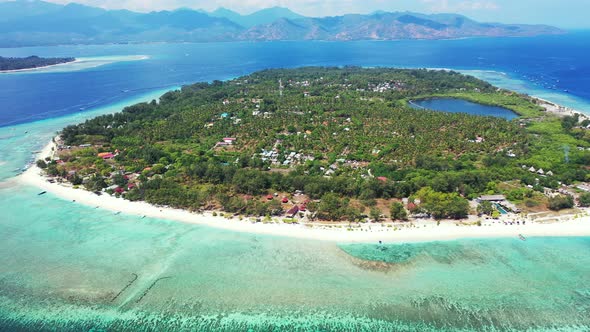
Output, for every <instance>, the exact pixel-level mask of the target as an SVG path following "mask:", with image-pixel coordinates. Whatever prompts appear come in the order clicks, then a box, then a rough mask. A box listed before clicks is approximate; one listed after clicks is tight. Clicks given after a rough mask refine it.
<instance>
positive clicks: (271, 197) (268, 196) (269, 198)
mask: <svg viewBox="0 0 590 332" xmlns="http://www.w3.org/2000/svg"><path fill="white" fill-rule="evenodd" d="M273 198H274V197H273V196H272V195H267V196H266V199H267V200H269V201H272V199H273Z"/></svg>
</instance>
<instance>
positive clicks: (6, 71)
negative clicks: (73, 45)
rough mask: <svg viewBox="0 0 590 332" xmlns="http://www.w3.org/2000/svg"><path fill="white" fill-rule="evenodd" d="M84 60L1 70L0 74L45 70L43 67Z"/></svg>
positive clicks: (76, 61) (70, 63)
mask: <svg viewBox="0 0 590 332" xmlns="http://www.w3.org/2000/svg"><path fill="white" fill-rule="evenodd" d="M83 61H84V60H80V59H75V60H74V61H68V62H62V63H56V64H54V65H47V66H41V67H34V68H23V69H9V70H0V74H10V73H22V72H30V71H37V70H43V69H47V68H55V67H58V66H64V65H72V64H74V63H80V62H83Z"/></svg>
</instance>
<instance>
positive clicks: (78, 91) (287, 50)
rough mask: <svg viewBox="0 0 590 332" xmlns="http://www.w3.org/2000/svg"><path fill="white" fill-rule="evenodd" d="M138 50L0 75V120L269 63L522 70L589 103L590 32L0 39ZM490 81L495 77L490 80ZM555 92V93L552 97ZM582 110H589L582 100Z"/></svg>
mask: <svg viewBox="0 0 590 332" xmlns="http://www.w3.org/2000/svg"><path fill="white" fill-rule="evenodd" d="M32 54H34V55H39V56H73V57H100V56H126V55H146V56H149V59H147V60H143V61H130V62H115V63H112V64H107V65H104V66H100V67H96V68H91V69H86V70H81V71H68V72H51V73H34V74H16V75H15V74H10V75H5V74H4V75H0V126H7V125H11V124H16V123H23V122H30V121H34V120H39V119H45V118H51V117H55V116H59V115H65V114H71V113H74V112H81V111H84V110H87V109H89V108H91V107H95V106H100V105H104V104H106V103H109V102H113V101H119V100H124V99H128V98H130V97H132V96H133V95H138V94H141V93H145V92H146V91H151V90H156V89H160V88H165V87H175V86H179V85H182V84H188V83H191V82H197V81H211V80H214V79H220V80H223V79H228V78H233V77H236V76H240V75H244V74H249V73H251V72H254V71H257V70H261V69H265V68H276V67H299V66H342V65H355V66H395V67H414V68H425V67H427V68H452V69H461V70H484V71H493V72H496V73H504V74H507V75H508V76H509V77H510V78H512V79H517V80H521V81H522V82H523V86H522V87H515V88H516V89H520V90H522V92H534V93H536V94H546V95H547V96H551V95H554V94H558V95H560V96H559V98H558V99H560V100H556V102H561V103H564V104H569V105H567V106H570V107H574V108H578V109H579V108H584V107H587V104H586V103H590V61H589V60H588V59H590V32H588V31H586V32H572V33H570V34H568V35H564V36H544V37H535V38H494V39H487V38H479V39H461V40H442V41H387V42H344V43H342V42H262V43H252V42H243V43H209V44H145V45H100V46H57V47H30V48H15V49H0V56H28V55H32ZM492 83H497V82H492ZM553 99H555V98H553ZM581 111H589V112H590V109H587V110H584V109H581Z"/></svg>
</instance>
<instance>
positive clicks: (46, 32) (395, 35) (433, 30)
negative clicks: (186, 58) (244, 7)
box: [0, 0, 564, 47]
mask: <svg viewBox="0 0 590 332" xmlns="http://www.w3.org/2000/svg"><path fill="white" fill-rule="evenodd" d="M0 31H1V33H0V47H15V46H30V45H55V44H104V43H144V42H213V41H269V40H332V41H348V40H396V39H448V38H464V37H519V36H535V35H550V34H561V33H564V31H562V30H560V29H558V28H555V27H551V26H547V25H524V24H499V23H480V22H476V21H474V20H471V19H469V18H467V17H465V16H462V15H457V14H435V15H425V14H418V13H410V12H395V13H389V12H382V11H379V12H375V13H372V14H368V15H360V14H349V15H343V16H334V17H322V18H312V17H305V16H302V15H299V14H297V13H294V12H292V11H291V10H289V9H287V8H281V7H273V8H268V9H263V10H261V11H258V12H255V13H253V14H250V15H241V14H238V13H236V12H234V11H231V10H229V9H225V8H219V9H217V10H215V11H213V12H205V11H201V10H192V9H184V8H183V9H178V10H174V11H159V12H150V13H137V12H132V11H128V10H105V9H101V8H95V7H89V6H85V5H80V4H74V3H71V4H68V5H58V4H54V3H49V2H44V1H40V0H18V1H10V2H0Z"/></svg>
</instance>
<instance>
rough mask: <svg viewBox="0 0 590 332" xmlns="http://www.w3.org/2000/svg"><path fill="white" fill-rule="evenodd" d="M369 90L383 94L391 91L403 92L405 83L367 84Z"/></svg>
mask: <svg viewBox="0 0 590 332" xmlns="http://www.w3.org/2000/svg"><path fill="white" fill-rule="evenodd" d="M368 87H369V90H371V91H373V92H379V93H383V92H386V91H392V90H403V89H404V87H405V83H404V82H402V81H391V82H384V83H379V84H371V83H369V84H368Z"/></svg>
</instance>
